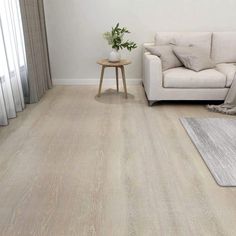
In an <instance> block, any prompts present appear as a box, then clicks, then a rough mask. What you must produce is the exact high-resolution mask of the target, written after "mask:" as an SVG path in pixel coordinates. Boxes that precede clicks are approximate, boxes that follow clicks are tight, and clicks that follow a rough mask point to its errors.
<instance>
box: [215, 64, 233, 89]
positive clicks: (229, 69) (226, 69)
mask: <svg viewBox="0 0 236 236" xmlns="http://www.w3.org/2000/svg"><path fill="white" fill-rule="evenodd" d="M216 69H217V70H218V71H219V72H221V73H222V74H224V75H225V76H226V79H227V81H226V87H227V88H229V87H230V86H231V84H232V82H233V80H234V76H235V74H236V65H234V64H231V63H222V64H218V65H216Z"/></svg>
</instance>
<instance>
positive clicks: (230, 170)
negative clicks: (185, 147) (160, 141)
mask: <svg viewBox="0 0 236 236" xmlns="http://www.w3.org/2000/svg"><path fill="white" fill-rule="evenodd" d="M180 120H181V122H182V124H183V126H184V128H185V129H186V131H187V133H188V135H189V136H190V138H191V139H192V141H193V143H194V144H195V146H196V148H197V149H198V151H199V153H200V154H201V156H202V158H203V160H204V161H205V163H206V165H207V166H208V168H209V170H210V171H211V173H212V175H213V176H214V178H215V180H216V182H217V183H218V184H219V185H220V186H225V187H226V186H228V187H235V186H236V119H222V118H204V119H195V118H182V119H180Z"/></svg>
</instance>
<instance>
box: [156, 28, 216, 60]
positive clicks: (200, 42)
mask: <svg viewBox="0 0 236 236" xmlns="http://www.w3.org/2000/svg"><path fill="white" fill-rule="evenodd" d="M211 38H212V33H211V32H158V33H157V34H156V36H155V44H156V45H166V44H175V45H177V46H190V45H192V46H196V47H199V48H201V49H203V50H204V51H205V52H207V53H208V55H209V56H210V55H211Z"/></svg>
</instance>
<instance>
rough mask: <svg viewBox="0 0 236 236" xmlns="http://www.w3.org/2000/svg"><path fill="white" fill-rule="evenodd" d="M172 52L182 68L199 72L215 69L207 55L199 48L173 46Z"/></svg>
mask: <svg viewBox="0 0 236 236" xmlns="http://www.w3.org/2000/svg"><path fill="white" fill-rule="evenodd" d="M173 51H174V53H175V55H176V56H177V57H178V59H179V60H180V61H181V62H182V63H183V64H184V66H185V67H186V68H188V69H190V70H194V71H201V70H206V69H211V68H214V67H215V63H214V62H213V61H212V60H211V58H210V56H209V54H208V53H206V52H205V51H204V50H202V49H201V48H199V47H195V46H191V47H189V46H175V47H174V48H173ZM176 67H177V66H176ZM172 68H173V67H172Z"/></svg>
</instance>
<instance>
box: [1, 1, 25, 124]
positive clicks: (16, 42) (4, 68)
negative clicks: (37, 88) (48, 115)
mask: <svg viewBox="0 0 236 236" xmlns="http://www.w3.org/2000/svg"><path fill="white" fill-rule="evenodd" d="M22 36H23V34H22V25H21V17H20V9H19V2H18V1H16V0H0V125H7V124H8V119H10V118H14V117H16V115H17V112H19V111H22V110H23V109H24V107H25V103H24V96H23V90H22V81H21V73H24V74H26V73H27V66H26V59H25V49H24V39H23V37H22Z"/></svg>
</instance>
